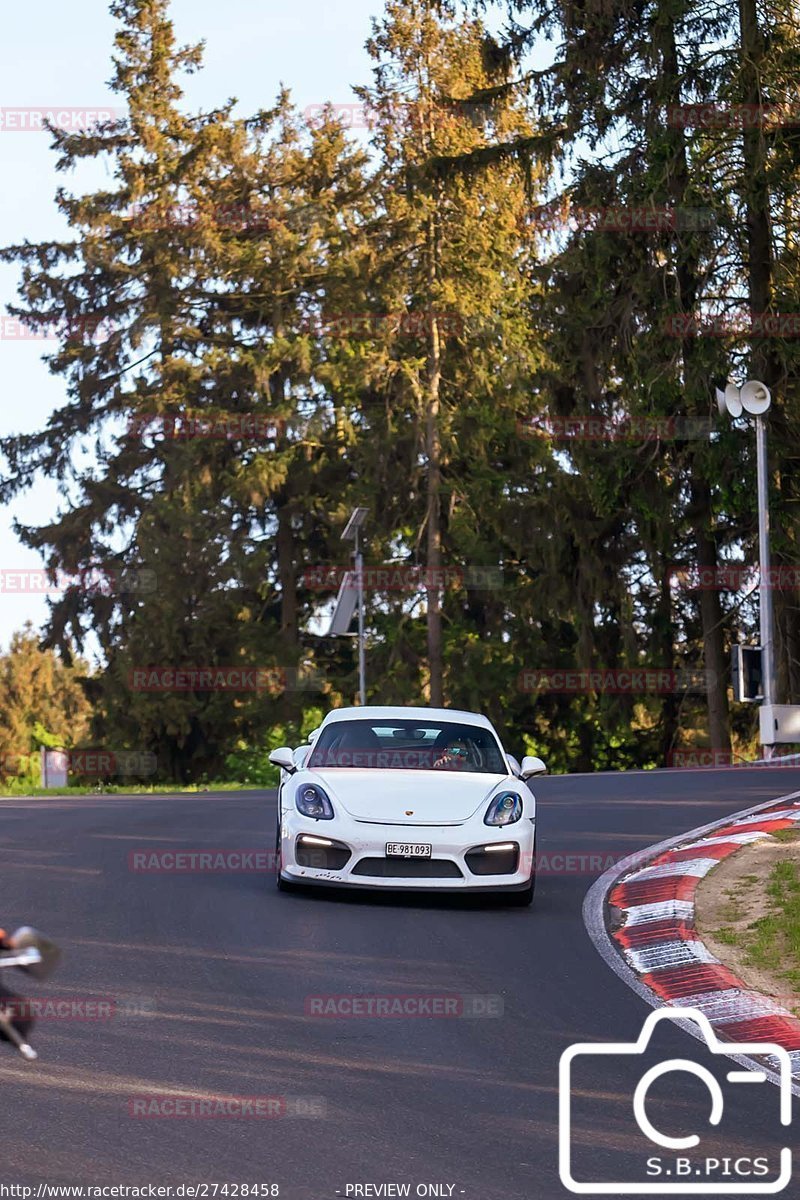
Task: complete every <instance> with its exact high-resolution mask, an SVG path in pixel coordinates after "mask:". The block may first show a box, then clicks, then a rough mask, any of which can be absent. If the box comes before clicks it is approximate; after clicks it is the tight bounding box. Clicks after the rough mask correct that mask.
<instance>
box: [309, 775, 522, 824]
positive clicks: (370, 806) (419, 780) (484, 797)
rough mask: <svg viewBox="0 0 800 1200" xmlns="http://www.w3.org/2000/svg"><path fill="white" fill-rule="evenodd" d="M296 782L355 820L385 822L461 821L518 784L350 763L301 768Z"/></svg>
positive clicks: (494, 778) (501, 777) (506, 778)
mask: <svg viewBox="0 0 800 1200" xmlns="http://www.w3.org/2000/svg"><path fill="white" fill-rule="evenodd" d="M299 781H302V782H305V783H317V782H318V783H319V784H320V785H321V786H322V787H323V788H324V789H325V791H326V792H327V793H328V795H329V796H330V798H331V801H332V803H333V805H334V807H336V806H337V805H340V806H341V807H342V808H343V809H344V810H345V811H346V812H347V813H349V815H350V816H351V817H354V818H355V819H356V820H357V821H372V822H376V823H378V824H386V825H455V824H459V823H460V822H462V821H466V820H468V818H469V817H471V816H472V815H473V813H475V812H476V811H477V810H478V809H480V808H482V807H483V806H484V805H485V804H488V802H489V797H490V796H491V795H492V793H493V792H494V791H495V790H496V789H497V787H498V786H499V785H500V784H502V783H506V784H507V785H508V786H509V787H513V788H514V789H515V790H516V791H519V788H520V783H519V780H515V779H514V778H513V776H509V775H477V774H471V773H469V772H466V771H465V772H464V773H463V774H462V773H456V772H454V771H452V772H451V771H448V772H444V771H417V770H415V771H378V770H365V771H359V770H357V769H355V768H348V767H336V768H333V769H327V770H326V769H325V768H320V769H319V770H316V771H303V772H302V775H301V776H300V777H299Z"/></svg>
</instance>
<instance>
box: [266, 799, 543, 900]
mask: <svg viewBox="0 0 800 1200" xmlns="http://www.w3.org/2000/svg"><path fill="white" fill-rule="evenodd" d="M306 839H310V840H306ZM322 842H330V843H333V845H331V846H325V845H322V844H320V843H322ZM388 842H400V843H409V842H410V843H429V844H430V845H431V847H432V850H431V857H430V858H419V859H415V858H401V857H387V855H386V845H387V843H388ZM503 846H513V847H514V849H513V851H512V850H504V849H502V848H501V847H503ZM534 846H535V823H534V821H532V820H531V819H530V818H526V817H523V818H522V819H521V820H520V821H517V822H516V823H515V824H514V825H510V826H506V827H505V828H494V827H492V826H489V825H485V824H484V823H483V821H482V820H479V821H476V820H474V819H472V820H469V821H466V822H464V823H463V824H460V825H446V826H442V825H439V826H429V825H428V826H426V825H383V824H372V823H367V822H363V821H356V820H353V819H351V818H347V817H341V816H339V815H338V814H337V816H336V817H335V818H334V819H333V820H332V821H314V820H311V819H309V818H308V817H303V816H302V815H301V814H300V813H298V812H297V810H296V809H286V810H284V812H283V814H282V820H281V862H282V871H281V877H282V878H283V879H284V880H285V881H286V882H291V883H304V884H332V885H338V886H339V887H360V888H390V889H396V888H403V889H404V890H405V889H410V890H416V891H428V890H435V891H443V890H446V891H453V892H483V891H501V890H502V891H523V890H524V889H525V888H526V887H527V886H528V885H529V883H530V881H531V878H532V875H533V873H534ZM487 847H494V848H493V849H486V848H487Z"/></svg>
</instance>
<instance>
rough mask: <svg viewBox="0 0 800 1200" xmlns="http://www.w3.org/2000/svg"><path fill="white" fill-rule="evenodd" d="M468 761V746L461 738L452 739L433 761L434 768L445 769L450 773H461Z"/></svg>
mask: <svg viewBox="0 0 800 1200" xmlns="http://www.w3.org/2000/svg"><path fill="white" fill-rule="evenodd" d="M468 759H469V746H468V745H467V743H466V742H465V741H464V739H463V738H453V740H452V741H450V742H448V743H447V745H446V746H445V748H444V750H443V751H442V753H441V754H440V755H439V757H438V758H437V759H435V760H434V764H433V765H434V767H446V768H447V769H448V770H450V771H463V770H464V769H465V768H466V766H467V761H468Z"/></svg>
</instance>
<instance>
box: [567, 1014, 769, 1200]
mask: <svg viewBox="0 0 800 1200" xmlns="http://www.w3.org/2000/svg"><path fill="white" fill-rule="evenodd" d="M675 1021H692V1022H694V1023H695V1024H696V1026H697V1027H698V1030H699V1033H700V1035H701V1037H702V1040H703V1041H704V1042H705V1051H706V1052H707V1053H708V1055H709V1056H710V1060H711V1062H710V1065H713V1066H714V1067H715V1068H716V1071H712V1070H711V1069H710V1066H707V1065H705V1064H703V1063H698V1062H694V1061H692V1060H691V1059H689V1058H669V1057H667V1058H663V1059H661V1060H658V1059H657V1058H656V1060H655V1061H653V1058H654V1054H653V1051H654V1049H655V1047H654V1046H652V1045H651V1040H652V1039H653V1035H654V1033H655V1032H657V1026H658V1025H659V1023H661V1026H662V1028H661V1032H664V1031H665V1027H664V1024H663V1023H665V1022H675ZM635 1056H638V1057H635ZM715 1056H720V1057H715ZM732 1056H735V1057H736V1059H737V1063H739V1065H738V1069H732V1068H733V1064H731V1063H730V1058H731V1057H732ZM765 1056H768V1057H769V1058H770V1060H771V1062H772V1063H773V1064H775V1066H776V1071H775V1072H771V1077H772V1080H773V1082H777V1084H778V1087H777V1088H773V1087H772V1086H771V1084H770V1077H769V1076H768V1074H767V1072H766V1071H765V1070H760V1069H759V1067H758V1065H757V1064H756V1063H754V1062H752V1059H753V1057H758V1058H763V1057H765ZM742 1057H744V1059H745V1060H746V1064H745V1066H741V1063H740V1059H741V1058H742ZM726 1058H727V1059H728V1063H726V1062H725V1060H726ZM728 1065H730V1067H731V1069H727V1070H726V1069H725V1068H726V1067H727V1066H728ZM582 1068H583V1069H584V1070H585V1072H586V1074H582V1073H581V1071H582ZM776 1075H777V1079H776ZM587 1078H589V1079H590V1082H589V1083H588V1084H587V1082H586V1079H587ZM720 1080H722V1081H723V1082H720ZM728 1084H729V1085H730V1088H728V1087H727V1085H728ZM740 1084H747V1085H749V1086H748V1088H747V1089H746V1092H747V1094H748V1095H751V1094H752V1093H753V1092H755V1090H756V1089H755V1088H753V1086H752V1085H754V1084H755V1085H759V1084H762V1085H766V1086H765V1087H762V1088H759V1089H758V1092H757V1096H758V1105H759V1112H762V1111H764V1109H765V1106H768V1105H771V1111H772V1112H773V1113H774V1128H775V1131H776V1134H777V1133H778V1131H779V1130H780V1128H781V1126H784V1127H785V1126H788V1125H789V1124H790V1122H791V1104H792V1066H791V1060H790V1058H789V1054H788V1053H787V1051H786V1050H785V1049H784V1048H783V1047H782V1046H779V1045H777V1044H775V1043H772V1042H720V1041H719V1040H718V1038H717V1037H716V1035H715V1034H714V1031H713V1029H712V1028H711V1024H710V1023H709V1021H708V1018H707V1017H706V1016H705V1015H704V1014H703V1013H702V1012H700V1011H699V1010H698V1009H695V1008H669V1009H667V1008H661V1009H657V1010H656V1011H655V1012H652V1013H650V1015H649V1016H648V1018H647V1020H646V1021H645V1023H644V1027H643V1029H642V1032H641V1034H640V1035H639V1038H638V1040H637V1041H635V1042H609V1043H597V1042H583V1043H580V1044H578V1045H575V1046H570V1047H569V1049H568V1050H565V1051H564V1053H563V1054H562V1056H561V1061H560V1065H559V1105H560V1121H559V1126H560V1127H559V1172H560V1175H561V1182H562V1183H563V1184H564V1187H566V1188H567V1189H568V1190H569V1191H570V1192H574V1193H576V1194H578V1195H589V1196H596V1195H611V1196H622V1195H637V1196H639V1195H655V1194H661V1195H668V1194H670V1193H677V1194H683V1195H692V1196H700V1195H729V1196H730V1195H739V1196H743V1195H746V1196H758V1195H774V1194H776V1193H777V1192H781V1191H783V1189H784V1188H785V1187H786V1186H787V1184H788V1183H789V1182H790V1180H791V1177H792V1152H791V1150H790V1149H789V1147H788V1146H783V1147H780V1148H777V1147H775V1145H774V1144H772V1145H771V1146H770V1147H768V1148H767V1149H766V1150H765V1149H764V1148H763V1147H758V1146H757V1145H753V1144H752V1143H751V1142H747V1144H745V1141H744V1139H745V1137H746V1136H749V1137H751V1138H752V1130H751V1128H750V1127H749V1124H748V1122H747V1120H743V1119H742V1110H741V1109H740V1110H739V1112H738V1114H737V1113H736V1112H733V1114H732V1122H733V1123H732V1124H731V1115H730V1114H731V1110H732V1109H735V1107H736V1106H735V1105H733V1104H731V1103H729V1101H731V1100H732V1096H731V1095H729V1094H728V1093H729V1092H733V1091H734V1089H737V1088H738V1085H740ZM620 1093H622V1094H623V1095H628V1094H629V1095H630V1101H631V1117H632V1121H631V1123H630V1129H629V1130H623V1129H620V1130H619V1131H618V1130H617V1128H616V1125H615V1121H616V1113H617V1112H618V1108H616V1107H615V1109H614V1112H613V1113H612V1112H609V1111H607V1112H606V1113H605V1117H604V1120H602V1121H600V1122H598V1121H597V1119H596V1118H597V1114H596V1113H595V1114H594V1115H593V1116H592V1115H590V1113H589V1111H588V1109H587V1105H588V1104H589V1103H590V1102H593V1103H594V1104H595V1106H596V1104H597V1103H598V1102H601V1103H603V1102H605V1103H606V1105H607V1103H608V1097H609V1095H611V1096H613V1097H614V1099H617V1098H618V1097H619V1095H620ZM655 1114H657V1115H655ZM726 1116H729V1121H728V1122H726V1120H725V1118H726ZM743 1126H745V1127H746V1128H744V1129H743ZM678 1127H680V1128H678ZM587 1128H591V1129H593V1130H594V1131H595V1132H596V1137H595V1138H593V1139H591V1141H592V1145H593V1146H594V1147H596V1148H597V1150H598V1151H599V1152H598V1153H595V1154H594V1155H593V1156H592V1161H591V1165H590V1166H589V1167H588V1168H587V1165H586V1163H587V1155H586V1154H585V1153H582V1154H581V1155H580V1159H581V1162H580V1165H579V1166H578V1167H577V1169H576V1162H577V1159H578V1157H579V1156H578V1154H576V1147H577V1146H579V1145H581V1144H582V1146H583V1147H584V1148H585V1147H586V1145H587V1139H586V1130H587ZM604 1133H606V1134H607V1135H608V1137H607V1141H606V1142H604V1141H603V1134H604ZM780 1140H781V1141H783V1140H784V1139H783V1138H782V1137H781V1138H780ZM606 1147H610V1148H613V1149H619V1150H620V1151H622V1152H623V1154H624V1161H625V1163H626V1168H625V1170H626V1174H627V1173H631V1174H632V1175H633V1174H635V1176H637V1177H636V1178H634V1177H631V1178H627V1179H624V1180H619V1179H614V1180H613V1181H612V1180H609V1179H600V1178H597V1179H593V1178H591V1177H588V1178H587V1177H586V1176H587V1175H591V1174H595V1175H598V1176H599V1175H601V1174H602V1172H601V1171H600V1170H599V1169H595V1168H598V1167H599V1164H600V1163H601V1162H603V1161H610V1158H609V1156H608V1155H607V1154H604V1153H602V1151H603V1150H604V1149H605V1148H606ZM618 1161H620V1160H618ZM576 1175H580V1176H582V1178H576Z"/></svg>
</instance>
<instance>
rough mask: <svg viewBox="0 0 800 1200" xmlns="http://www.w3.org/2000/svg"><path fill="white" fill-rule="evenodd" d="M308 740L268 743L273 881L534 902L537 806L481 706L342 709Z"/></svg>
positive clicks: (526, 771)
mask: <svg viewBox="0 0 800 1200" xmlns="http://www.w3.org/2000/svg"><path fill="white" fill-rule="evenodd" d="M309 741H310V742H311V745H310V746H308V747H301V748H298V749H296V750H291V749H290V748H289V747H283V748H281V749H280V750H274V751H273V752H272V754H271V755H270V761H271V762H273V763H275V764H276V765H277V766H279V767H280V768H281V782H280V787H279V790H278V829H277V843H276V860H277V869H276V875H277V881H278V887H279V888H281V889H284V888H286V887H288V886H291V884H293V883H294V884H296V883H303V884H312V883H313V884H316V883H322V884H325V883H327V884H338V885H339V886H345V887H366V888H415V889H422V888H435V889H436V890H437V891H438V890H443V889H445V890H448V891H453V892H477V891H481V892H483V891H490V892H504V893H506V892H507V893H508V897H509V899H510V900H511V901H512V903H515V904H520V905H523V904H530V902H531V900H532V899H533V888H534V882H535V864H534V846H535V840H536V802H535V800H534V798H533V795H532V794H531V792H530V791H529V789H528V788H527V787H526V786H525V780H527V779H529V778H530V777H531V776H532V775H540V774H542V773H543V772H544V771H545V770H546V768H545V765H544V763H543V762H542V761H541V759H539V758H525V759H523V761H522V765H521V766H520V765H519V764H518V763H517V762H516V760H515V759H512V758H510V757H509V756H508V755H507V754H506V752H505V751H504V750H503V747H502V746H501V744H500V740H499V738H498V736H497V734H496V733H495V731H494V729H493V727H492V725H491V723H490V722H489V721H488V720H487V719H486V717H483V716H479V715H478V714H477V713H468V712H458V711H456V710H455V709H444V708H402V707H397V708H394V707H385V708H383V707H381V708H379V707H372V708H370V707H365V708H340V709H336V710H335V711H334V712H331V713H329V714H328V716H327V717H326V718H325V720H324V721H323V722H322V724H321V725H320V727H319V729H318V730H316V731H315V733H314V734H312V735H311V738H310V739H309Z"/></svg>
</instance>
